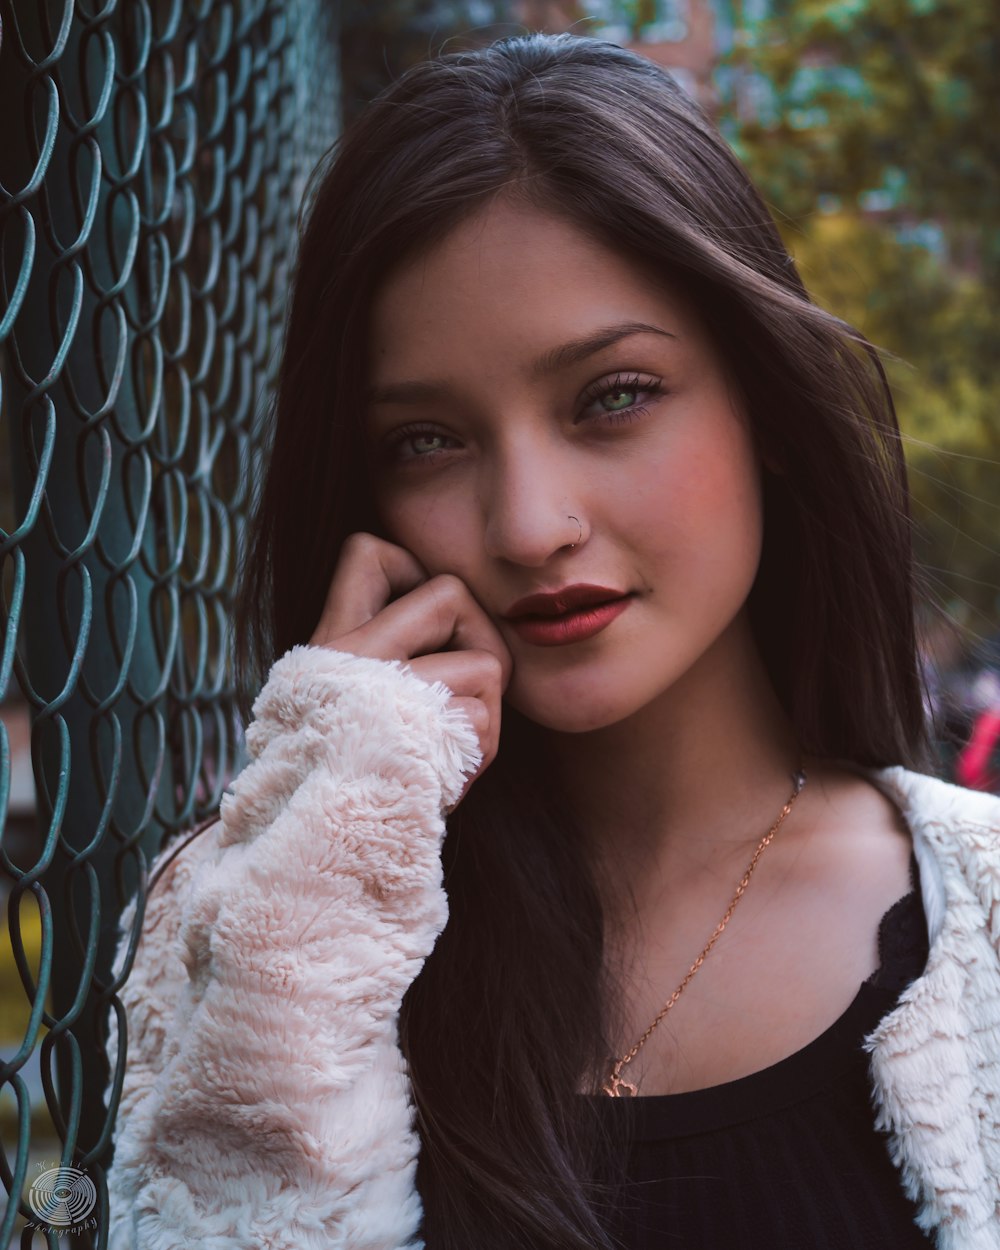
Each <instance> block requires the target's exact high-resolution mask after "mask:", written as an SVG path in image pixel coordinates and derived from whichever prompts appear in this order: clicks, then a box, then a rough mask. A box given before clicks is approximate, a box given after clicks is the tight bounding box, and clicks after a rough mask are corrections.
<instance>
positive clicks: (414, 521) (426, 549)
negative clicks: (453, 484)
mask: <svg viewBox="0 0 1000 1250" xmlns="http://www.w3.org/2000/svg"><path fill="white" fill-rule="evenodd" d="M378 517H379V522H380V524H381V527H382V534H383V536H384V537H385V538H387V539H388V540H389V542H392V543H396V544H398V546H400V547H405V548H406V550H407V551H409V552H410V553H411V555H413V556H415V557H416V559H417V560H418V561H419V562H420V563H421V564H422V565H423V566H424V568H425V569H426V570H427V571H428V573H430V574H431V575H432V576H433V575H434V574H437V573H456V574H458V575H460V576H462V575H465V576H466V577H467V576H468V571H469V565H470V559H471V557H472V554H473V552H474V550H475V547H476V544H477V543H478V541H479V540H478V539H477V538H476V535H477V534H478V529H477V528H476V526H475V524H474V523H473V518H472V517H471V516H470V514H469V509H468V507H467V506H465V504H464V503H463V501H462V500H461V499H456V498H454V497H453V496H452V495H450V494H448V493H445V492H435V493H430V492H428V493H426V494H418V493H416V492H413V493H409V492H408V493H407V494H406V495H395V496H393V497H391V498H389V497H382V498H380V499H379V501H378ZM479 545H480V546H481V544H479Z"/></svg>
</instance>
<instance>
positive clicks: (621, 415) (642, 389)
mask: <svg viewBox="0 0 1000 1250" xmlns="http://www.w3.org/2000/svg"><path fill="white" fill-rule="evenodd" d="M616 391H635V392H637V393H643V394H647V395H653V396H656V395H662V394H663V393H664V387H663V379H662V378H653V377H648V378H643V377H641V376H640V375H639V374H629V375H625V376H623V375H622V374H620V373H619V374H618V375H617V376H616V377H615V379H614V381H612V382H595V383H593V384H592V385H591V386H589V387H587V389H586V390H585V391H584V393H583V396H582V399H583V401H584V405H583V406H584V407H585V408H586V407H589V406H590V405H591V404H593V403H596V402H597V401H598V400H600V399H604V397H605V396H607V395H614V394H615V392H616ZM648 412H649V409H648V408H647V407H646V406H645V405H644V404H630V405H629V407H628V408H619V409H617V410H615V411H604V412H602V413H601V414H600V420H602V421H605V422H606V423H607V424H608V425H624V424H627V423H629V422H631V421H638V420H639V419H640V418H642V417H644V416H646V415H647V414H648ZM422 435H427V436H429V437H432V438H433V437H437V436H438V432H437V431H436V430H435V429H434V428H433V426H427V425H406V426H403V427H402V428H401V429H399V430H397V431H396V433H395V434H394V435H393V437H392V440H391V441H390V443H389V444H388V446H387V447H386V456H387V458H388V459H390V460H395V461H396V462H397V463H399V462H400V457H399V449H400V448H401V447H402V446H403V445H404V444H405V443H406V442H407V441H409V440H410V439H415V438H420V437H421V436H422ZM448 450H449V448H446V447H442V448H439V449H438V450H437V451H425V452H418V453H415V454H413V455H411V456H408V457H404V458H403V459H406V460H410V461H418V460H423V461H425V462H426V461H428V460H434V459H435V458H436V457H437V456H438V455H440V454H441V453H442V452H445V451H448Z"/></svg>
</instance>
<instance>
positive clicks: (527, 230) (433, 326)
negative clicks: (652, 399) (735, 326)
mask: <svg viewBox="0 0 1000 1250" xmlns="http://www.w3.org/2000/svg"><path fill="white" fill-rule="evenodd" d="M664 318H666V319H667V320H668V321H669V322H670V325H669V326H667V327H666V328H668V329H670V330H671V332H672V333H674V334H676V335H677V336H678V337H682V336H684V335H685V334H689V333H691V332H692V331H693V329H694V328H695V325H694V317H693V313H692V311H691V310H690V308H689V306H688V304H687V301H686V300H685V299H684V298H683V296H682V295H681V293H680V292H679V291H678V290H677V289H676V288H675V287H674V286H672V285H670V284H668V283H666V282H665V281H664V280H663V279H662V277H656V278H654V277H653V276H652V275H650V274H649V273H648V272H646V271H644V269H643V267H642V266H641V265H640V264H639V263H637V262H636V261H633V260H631V259H627V258H626V257H625V256H623V255H622V254H620V253H618V252H616V251H614V250H613V249H611V248H609V247H607V246H606V245H605V244H604V243H602V242H601V241H599V240H597V239H595V238H594V237H592V236H591V235H589V234H587V233H586V232H585V231H583V230H582V229H580V227H578V226H577V225H576V224H575V223H573V222H570V221H568V220H567V219H566V218H564V217H560V216H558V215H556V214H555V213H552V212H546V211H544V210H542V209H539V208H534V207H531V206H527V205H523V204H519V203H517V202H510V201H506V200H497V201H494V202H493V203H491V204H490V205H488V206H486V207H485V208H483V209H481V210H479V211H477V212H476V213H475V214H473V215H472V216H470V217H468V218H466V219H465V220H464V221H462V222H461V223H459V224H458V225H457V226H456V227H455V228H454V229H453V230H452V231H451V232H450V233H449V234H448V235H447V236H446V237H445V238H444V239H443V240H442V241H441V242H439V243H437V244H435V245H434V246H433V247H431V248H428V249H427V250H426V251H424V252H422V253H421V254H419V255H418V256H416V257H415V258H413V259H412V260H410V261H409V262H407V263H406V264H404V265H403V266H402V267H400V268H399V269H398V270H397V271H395V272H394V273H393V274H392V275H391V276H390V277H389V278H388V279H387V280H386V282H385V283H384V284H383V286H382V287H381V289H380V290H379V291H378V293H377V295H376V298H375V300H374V303H373V307H372V318H371V325H370V352H371V356H370V360H371V370H372V372H373V374H374V375H375V377H376V378H381V376H382V374H383V373H385V372H386V371H388V370H390V369H391V370H392V372H393V373H395V371H396V369H397V368H398V369H401V370H406V371H407V373H408V374H409V373H412V372H414V371H416V370H417V369H418V368H420V369H426V367H427V366H428V365H429V364H434V365H437V364H439V363H443V362H451V363H452V364H457V363H459V362H462V361H467V362H468V363H474V364H478V366H479V367H483V368H485V367H486V366H487V364H488V362H489V360H493V359H496V358H499V357H509V356H511V355H514V356H530V357H532V358H534V357H535V356H536V355H537V354H538V353H539V352H540V351H542V350H544V349H545V348H546V347H548V346H551V345H553V344H555V343H558V342H562V341H564V340H567V339H570V338H573V337H574V336H575V335H582V334H586V333H587V332H589V331H592V330H593V328H594V327H595V326H597V325H608V324H611V323H614V322H615V321H626V320H634V321H640V320H648V321H659V323H661V324H662V322H663V320H664Z"/></svg>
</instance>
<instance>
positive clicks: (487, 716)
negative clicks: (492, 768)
mask: <svg viewBox="0 0 1000 1250" xmlns="http://www.w3.org/2000/svg"><path fill="white" fill-rule="evenodd" d="M409 667H410V669H411V670H412V671H413V672H414V673H416V674H417V676H419V677H421V678H422V679H423V680H424V681H427V682H435V681H439V682H442V683H443V684H444V685H445V686H447V687H448V689H449V690H451V691H452V695H453V698H452V700H451V706H453V707H460V708H462V710H463V711H464V712H465V714H466V715H467V717H468V719H469V721H470V723H471V724H472V728H473V729H474V730H475V732H476V736H477V737H478V739H479V749H480V751H481V752H482V755H483V760H482V763H481V765H480V767H479V769H478V770H477V773H476V775H477V776H478V775H479V773H480V772H482V770H483V769H484V768H486V766H487V765H488V764H489V763H490V762H491V761H492V760H493V759H494V758H495V757H496V753H497V750H498V748H499V745H500V722H501V715H502V681H503V670H502V667H501V665H500V662H499V660H498V659H497V657H496V656H495V655H493V654H492V653H491V652H483V651H478V652H475V651H455V652H445V653H441V654H438V655H431V656H421V657H419V658H418V659H415V660H411V661H410V664H409Z"/></svg>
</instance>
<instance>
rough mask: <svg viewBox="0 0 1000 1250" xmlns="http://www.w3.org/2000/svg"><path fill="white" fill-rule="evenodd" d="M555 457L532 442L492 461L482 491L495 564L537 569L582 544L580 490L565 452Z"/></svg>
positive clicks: (487, 542)
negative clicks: (509, 564)
mask: <svg viewBox="0 0 1000 1250" xmlns="http://www.w3.org/2000/svg"><path fill="white" fill-rule="evenodd" d="M554 452H555V449H553V448H551V447H550V448H548V449H545V448H543V447H540V446H539V445H538V443H537V442H533V444H532V446H530V447H529V446H526V445H523V444H522V445H521V446H519V447H517V448H515V449H511V450H509V451H508V452H507V453H505V454H503V455H501V456H498V457H497V458H496V459H495V461H494V463H493V467H492V469H491V470H490V475H489V480H488V482H486V483H483V484H482V487H481V497H482V501H483V508H484V513H485V527H484V544H485V547H486V552H487V554H488V555H489V556H491V557H493V558H494V559H497V560H506V561H509V562H510V563H512V564H521V565H524V566H526V567H530V568H539V567H541V566H542V565H544V564H545V563H546V562H547V561H548V560H550V559H551V558H552V557H553V556H554V555H556V554H557V553H559V552H567V551H570V550H573V549H574V548H578V547H579V546H580V545H581V544H582V543H583V542H584V541H585V539H586V536H587V529H588V527H587V521H586V516H585V508H584V505H583V501H582V492H581V490H580V484H579V483H578V482H576V481H575V479H574V475H573V472H572V468H571V466H570V465H569V464H568V463H567V460H566V456H567V452H566V451H565V449H563V450H562V455H561V456H560V455H556V454H554Z"/></svg>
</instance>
